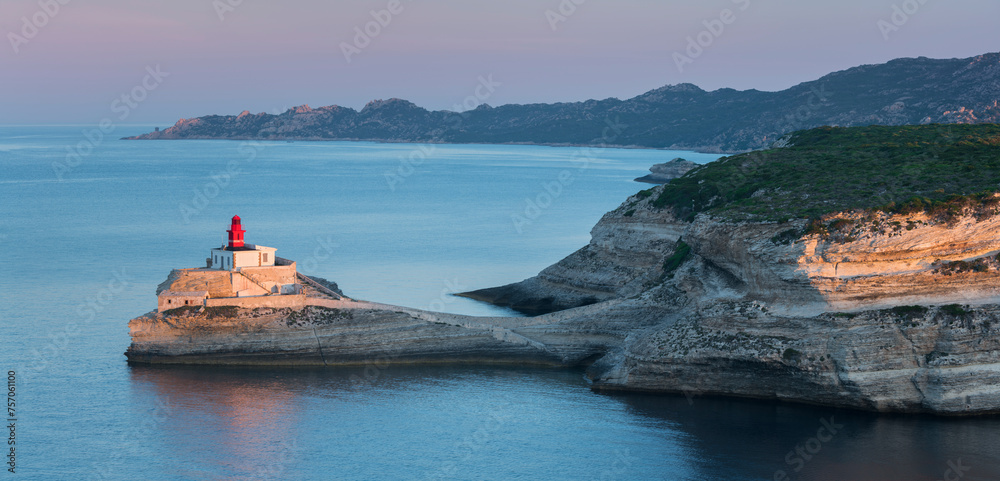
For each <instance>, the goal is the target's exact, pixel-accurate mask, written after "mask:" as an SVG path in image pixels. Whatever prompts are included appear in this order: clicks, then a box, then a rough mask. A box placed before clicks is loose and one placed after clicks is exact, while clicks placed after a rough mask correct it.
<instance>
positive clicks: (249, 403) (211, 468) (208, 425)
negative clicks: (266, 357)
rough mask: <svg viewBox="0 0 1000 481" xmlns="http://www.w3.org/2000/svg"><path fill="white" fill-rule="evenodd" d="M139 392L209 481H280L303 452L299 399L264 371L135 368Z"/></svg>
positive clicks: (192, 469)
mask: <svg viewBox="0 0 1000 481" xmlns="http://www.w3.org/2000/svg"><path fill="white" fill-rule="evenodd" d="M130 374H131V381H132V387H133V392H134V393H135V394H136V397H137V398H140V399H144V400H145V402H146V404H147V406H156V409H157V410H158V412H159V413H160V414H161V416H162V417H163V419H162V423H160V426H159V427H160V429H162V431H163V432H162V435H161V436H160V438H161V439H162V442H163V443H164V444H165V447H166V449H168V450H170V451H172V452H173V456H174V457H175V458H177V459H182V460H184V464H183V465H182V466H183V467H182V471H181V472H182V473H183V476H184V477H187V476H190V477H193V478H197V479H203V478H204V477H205V476H206V475H208V476H210V477H211V478H213V479H218V474H219V473H220V472H221V473H225V476H224V478H225V479H277V478H281V477H282V476H281V474H282V473H284V472H286V471H287V470H288V467H289V465H290V463H291V462H293V460H294V454H295V452H296V448H297V446H296V444H297V442H296V425H297V423H298V420H297V418H298V415H299V411H300V406H299V399H298V396H297V394H296V393H295V391H294V390H290V389H288V382H287V381H286V380H283V379H281V377H279V376H278V375H276V374H273V373H272V374H271V375H268V374H267V373H262V372H260V371H247V372H240V371H236V370H221V371H220V370H210V369H199V368H183V367H182V368H165V367H135V366H133V367H131V369H130Z"/></svg>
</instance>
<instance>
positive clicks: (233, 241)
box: [226, 215, 246, 249]
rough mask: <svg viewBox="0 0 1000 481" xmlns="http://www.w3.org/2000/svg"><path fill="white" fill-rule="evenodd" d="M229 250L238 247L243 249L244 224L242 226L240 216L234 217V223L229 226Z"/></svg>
mask: <svg viewBox="0 0 1000 481" xmlns="http://www.w3.org/2000/svg"><path fill="white" fill-rule="evenodd" d="M226 232H228V233H229V248H230V249H234V248H236V247H243V233H244V232H246V231H245V230H243V224H241V221H240V216H238V215H234V216H233V223H232V224H231V225H230V226H229V230H227V231H226Z"/></svg>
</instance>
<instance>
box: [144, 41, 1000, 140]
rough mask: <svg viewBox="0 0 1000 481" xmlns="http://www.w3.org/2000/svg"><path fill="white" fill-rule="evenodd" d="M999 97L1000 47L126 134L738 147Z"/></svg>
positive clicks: (993, 103) (982, 104)
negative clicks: (725, 80) (629, 89)
mask: <svg viewBox="0 0 1000 481" xmlns="http://www.w3.org/2000/svg"><path fill="white" fill-rule="evenodd" d="M500 80H502V79H500ZM489 83H490V84H491V85H492V84H493V83H494V82H493V81H492V80H490V82H489ZM491 88H492V87H491ZM998 92H1000V53H990V54H986V55H981V56H978V57H972V58H965V59H945V60H938V59H928V58H924V57H921V58H904V59H897V60H893V61H891V62H888V63H885V64H880V65H862V66H859V67H855V68H851V69H848V70H844V71H840V72H834V73H831V74H829V75H826V76H824V77H822V78H819V79H817V80H814V81H809V82H805V83H802V84H799V85H796V86H794V87H791V88H789V89H787V90H783V91H780V92H762V91H758V90H746V91H737V90H733V89H719V90H715V91H711V92H707V91H705V90H702V89H700V88H698V87H696V86H694V85H691V84H681V85H668V86H665V87H661V88H658V89H655V90H651V91H649V92H646V93H644V94H642V95H639V96H637V97H634V98H631V99H627V100H619V99H615V98H609V99H605V100H587V101H585V102H575V103H557V104H531V105H504V106H500V107H495V108H494V107H489V106H487V105H481V106H480V107H479V108H476V109H474V110H470V111H466V112H461V113H459V112H450V111H428V110H426V109H423V108H421V107H418V106H416V105H414V104H413V103H411V102H408V101H405V100H400V99H389V100H384V101H383V100H378V101H373V102H370V103H369V104H368V105H366V106H365V107H364V108H363V109H362V110H360V111H356V110H354V109H351V108H346V107H340V106H336V105H334V106H328V107H320V108H315V109H313V108H310V107H309V106H307V105H303V106H299V107H295V108H292V109H289V110H288V111H286V112H284V113H281V114H277V115H271V114H267V113H258V114H251V113H250V112H247V111H244V112H242V113H240V114H239V115H224V116H221V115H210V116H205V117H200V118H195V119H181V120H180V121H178V122H177V123H176V124H175V125H174V126H172V127H170V128H167V129H164V130H159V131H155V132H150V133H148V134H144V135H140V136H137V137H132V138H134V139H264V140H268V139H270V140H284V139H306V140H376V141H396V142H453V143H535V144H592V143H599V144H602V145H617V146H640V147H652V148H673V149H694V150H705V151H713V152H738V151H745V150H750V149H759V148H763V147H767V146H769V145H770V144H771V143H773V142H774V141H775V140H776V139H778V138H780V137H781V136H782V135H784V134H786V133H788V132H791V131H794V130H799V129H806V128H812V127H818V126H822V125H837V126H861V125H874V124H880V125H905V124H928V123H946V124H947V123H973V124H974V123H988V122H998V121H1000V104H998V102H1000V95H998ZM609 126H610V127H612V129H611V130H610V131H609Z"/></svg>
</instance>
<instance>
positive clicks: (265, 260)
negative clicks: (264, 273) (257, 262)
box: [264, 252, 267, 262]
mask: <svg viewBox="0 0 1000 481" xmlns="http://www.w3.org/2000/svg"><path fill="white" fill-rule="evenodd" d="M264 262H267V253H266V252H265V253H264Z"/></svg>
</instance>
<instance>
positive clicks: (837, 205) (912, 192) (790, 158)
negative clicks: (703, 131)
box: [653, 124, 1000, 221]
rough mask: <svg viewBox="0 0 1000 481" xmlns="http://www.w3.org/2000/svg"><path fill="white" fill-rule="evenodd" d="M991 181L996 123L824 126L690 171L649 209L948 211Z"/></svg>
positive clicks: (996, 156)
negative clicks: (781, 143)
mask: <svg viewBox="0 0 1000 481" xmlns="http://www.w3.org/2000/svg"><path fill="white" fill-rule="evenodd" d="M998 182H1000V125H998V124H981V125H923V126H902V127H885V126H870V127H852V128H839V127H821V128H818V129H812V130H806V131H800V132H796V133H794V134H791V136H790V139H789V142H788V146H786V147H782V148H773V149H770V150H765V151H758V152H750V153H747V154H741V155H734V156H730V157H724V158H722V159H719V160H718V161H716V162H712V163H711V164H707V165H705V166H703V167H700V168H697V169H695V170H693V171H691V172H689V173H688V174H686V175H685V176H683V177H681V178H679V179H675V180H673V181H672V182H670V183H669V184H667V185H665V186H664V187H663V188H662V190H661V191H660V193H659V195H658V196H657V197H656V198H655V199H654V200H653V204H654V205H655V206H657V207H661V208H662V207H673V208H674V209H675V210H676V212H677V214H678V216H679V217H682V218H689V219H690V218H693V217H694V215H695V214H697V213H699V212H705V213H708V214H711V215H713V216H717V217H721V218H724V219H730V220H755V221H768V220H770V221H784V220H787V219H794V218H813V217H817V216H820V215H823V214H826V213H830V212H838V211H845V210H855V209H880V210H886V211H889V212H900V213H908V212H914V211H923V210H927V211H934V210H935V209H938V210H942V211H948V210H953V209H952V208H953V207H954V206H955V205H968V204H970V203H974V202H981V201H983V200H984V199H986V198H987V197H985V196H982V194H984V193H992V192H997V191H998V190H1000V183H998ZM959 196H961V197H959Z"/></svg>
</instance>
